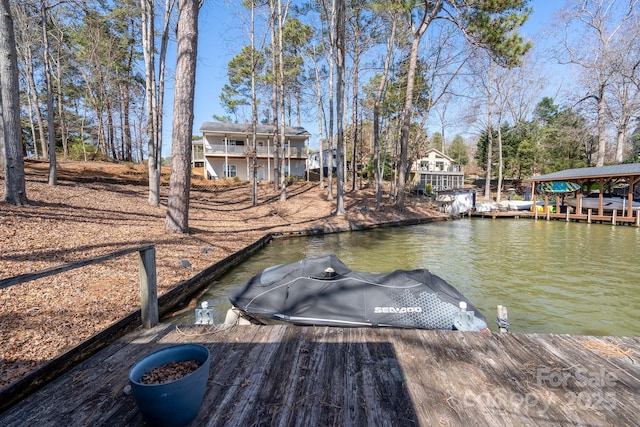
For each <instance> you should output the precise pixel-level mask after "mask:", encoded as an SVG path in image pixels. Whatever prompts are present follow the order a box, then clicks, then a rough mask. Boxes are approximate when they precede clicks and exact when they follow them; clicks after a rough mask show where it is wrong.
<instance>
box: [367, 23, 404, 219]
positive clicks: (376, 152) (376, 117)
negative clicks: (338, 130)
mask: <svg viewBox="0 0 640 427" xmlns="http://www.w3.org/2000/svg"><path fill="white" fill-rule="evenodd" d="M391 19H392V21H391V35H390V37H389V41H388V43H387V54H386V57H385V59H384V68H383V70H382V78H381V79H380V84H379V85H378V89H377V91H376V97H375V100H374V102H373V168H374V175H375V181H376V210H378V209H380V203H381V202H382V180H383V177H384V176H383V175H384V171H383V170H381V165H380V102H382V95H383V94H384V88H385V86H386V85H387V79H388V77H389V67H390V65H391V54H392V52H393V45H394V44H395V36H396V26H397V22H398V19H397V15H396V14H395V13H393V14H392V17H391Z"/></svg>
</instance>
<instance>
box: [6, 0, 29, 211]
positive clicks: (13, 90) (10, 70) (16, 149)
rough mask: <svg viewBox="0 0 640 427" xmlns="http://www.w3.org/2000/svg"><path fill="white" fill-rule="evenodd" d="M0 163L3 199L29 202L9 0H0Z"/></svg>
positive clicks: (16, 55) (16, 60)
mask: <svg viewBox="0 0 640 427" xmlns="http://www.w3.org/2000/svg"><path fill="white" fill-rule="evenodd" d="M0 98H1V99H0V127H1V129H0V138H2V146H1V147H0V151H2V155H1V156H0V163H3V167H4V201H5V202H7V203H11V204H13V205H18V206H26V205H28V204H29V200H28V199H27V190H26V184H25V176H24V157H23V156H24V154H23V149H22V138H21V128H20V90H19V86H18V54H17V51H16V39H15V34H14V28H13V17H12V15H11V8H10V6H9V0H2V1H0Z"/></svg>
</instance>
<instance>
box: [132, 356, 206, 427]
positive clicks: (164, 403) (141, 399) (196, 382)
mask: <svg viewBox="0 0 640 427" xmlns="http://www.w3.org/2000/svg"><path fill="white" fill-rule="evenodd" d="M185 360H196V361H198V362H202V366H200V367H199V368H198V369H196V370H195V371H194V372H192V373H190V374H189V375H186V376H184V377H182V378H180V379H177V380H175V381H171V382H167V383H163V384H142V383H140V379H141V378H142V376H143V375H144V374H146V373H147V372H149V371H150V370H151V369H153V368H158V367H160V366H163V365H165V364H167V363H169V362H182V361H185ZM209 365H210V355H209V349H208V348H206V347H205V346H203V345H199V344H180V345H175V346H172V347H167V348H164V349H162V350H158V351H156V352H155V353H151V354H150V355H148V356H146V357H145V358H144V359H142V360H140V361H139V362H138V363H136V364H135V365H133V367H132V368H131V370H130V371H129V383H130V384H131V391H132V392H133V396H134V397H135V399H136V403H137V404H138V408H139V409H140V412H141V413H142V417H143V418H144V420H145V421H146V422H147V423H148V424H150V425H152V426H163V427H178V426H186V425H187V424H189V423H190V422H191V421H193V420H194V419H195V418H196V416H197V415H198V411H199V410H200V406H201V405H202V400H203V399H204V394H205V392H206V390H207V380H208V379H209Z"/></svg>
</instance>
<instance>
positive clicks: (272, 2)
mask: <svg viewBox="0 0 640 427" xmlns="http://www.w3.org/2000/svg"><path fill="white" fill-rule="evenodd" d="M276 6H277V5H276V0H269V12H270V14H269V29H270V32H271V110H272V112H273V189H274V190H278V189H279V188H280V172H281V169H280V138H279V136H278V135H279V133H280V129H279V127H278V116H279V113H278V106H279V102H278V95H279V94H278V56H277V48H278V43H277V36H276V34H277V31H276V26H277V22H278V19H277V18H278V14H277V10H276V8H277V7H276ZM280 95H281V94H280Z"/></svg>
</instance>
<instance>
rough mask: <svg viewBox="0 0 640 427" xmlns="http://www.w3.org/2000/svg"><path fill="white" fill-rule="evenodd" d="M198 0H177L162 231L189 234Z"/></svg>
mask: <svg viewBox="0 0 640 427" xmlns="http://www.w3.org/2000/svg"><path fill="white" fill-rule="evenodd" d="M199 8H200V2H199V0H180V3H179V5H178V25H177V30H176V37H177V41H178V48H177V52H176V58H177V62H176V85H175V89H174V95H173V98H174V102H173V138H172V147H171V178H170V180H169V196H168V200H167V216H166V221H165V230H167V231H170V232H174V233H188V232H189V191H190V188H191V139H192V135H193V134H192V132H193V103H194V96H195V85H196V81H195V80H196V60H197V57H198V13H199Z"/></svg>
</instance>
